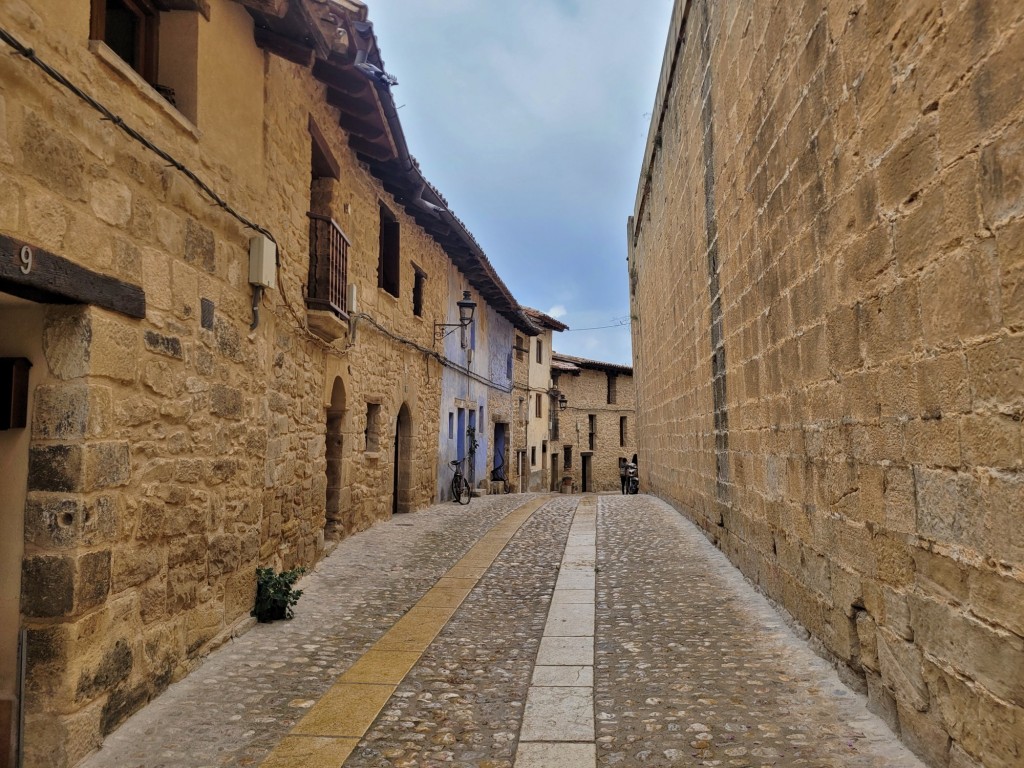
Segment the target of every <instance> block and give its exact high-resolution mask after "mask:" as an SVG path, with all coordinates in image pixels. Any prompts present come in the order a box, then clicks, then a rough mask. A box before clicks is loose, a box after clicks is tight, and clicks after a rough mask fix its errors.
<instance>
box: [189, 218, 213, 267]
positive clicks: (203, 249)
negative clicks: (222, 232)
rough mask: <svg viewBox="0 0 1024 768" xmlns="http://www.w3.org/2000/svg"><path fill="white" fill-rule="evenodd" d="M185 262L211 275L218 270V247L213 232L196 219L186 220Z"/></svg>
mask: <svg viewBox="0 0 1024 768" xmlns="http://www.w3.org/2000/svg"><path fill="white" fill-rule="evenodd" d="M184 256H185V261H187V262H188V263H189V264H194V265H196V266H198V267H202V268H203V269H205V270H206V271H207V272H210V273H211V274H212V273H213V272H215V271H216V268H217V247H216V241H215V240H214V236H213V231H212V230H211V229H209V228H208V227H204V226H203V225H202V224H200V223H199V222H198V221H196V220H195V219H186V220H185V253H184Z"/></svg>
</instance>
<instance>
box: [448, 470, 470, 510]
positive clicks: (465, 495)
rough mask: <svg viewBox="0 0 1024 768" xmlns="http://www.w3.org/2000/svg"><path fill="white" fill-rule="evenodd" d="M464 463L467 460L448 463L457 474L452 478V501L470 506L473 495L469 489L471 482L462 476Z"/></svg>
mask: <svg viewBox="0 0 1024 768" xmlns="http://www.w3.org/2000/svg"><path fill="white" fill-rule="evenodd" d="M463 461H465V459H455V460H454V461H449V462H448V464H449V466H451V468H452V471H453V472H454V473H455V474H454V475H453V476H452V501H454V502H455V503H456V504H469V500H470V498H471V497H472V495H473V494H472V491H471V490H470V487H469V480H467V479H466V476H465V475H463V474H462V462H463Z"/></svg>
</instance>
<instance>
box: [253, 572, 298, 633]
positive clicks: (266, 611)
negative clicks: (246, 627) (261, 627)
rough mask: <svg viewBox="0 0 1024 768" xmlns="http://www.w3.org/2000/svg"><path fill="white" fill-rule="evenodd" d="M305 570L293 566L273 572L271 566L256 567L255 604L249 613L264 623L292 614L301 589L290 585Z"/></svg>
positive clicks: (293, 583)
mask: <svg viewBox="0 0 1024 768" xmlns="http://www.w3.org/2000/svg"><path fill="white" fill-rule="evenodd" d="M305 572H306V569H305V568H293V569H292V570H290V571H281V573H274V569H273V568H257V569H256V605H255V606H254V607H253V609H252V611H250V613H249V615H250V616H255V617H256V620H257V621H259V622H261V623H264V624H267V623H269V622H271V621H276V620H278V619H290V618H291V617H292V616H294V615H295V614H294V611H292V606H294V605H295V604H296V603H297V602H299V598H300V597H302V590H301V589H292V587H293V586H294V585H295V582H296V581H298V580H299V577H300V576H302V574H304V573H305Z"/></svg>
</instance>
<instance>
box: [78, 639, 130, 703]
mask: <svg viewBox="0 0 1024 768" xmlns="http://www.w3.org/2000/svg"><path fill="white" fill-rule="evenodd" d="M134 660H135V659H134V654H133V653H132V649H131V646H129V645H128V642H127V641H125V640H124V639H119V640H117V641H116V642H115V643H114V645H113V646H112V647H110V648H108V649H107V651H106V652H105V653H104V654H103V658H102V659H101V660H100V663H99V664H98V665H97V666H96V667H95V668H93V669H88V670H82V672H81V673H80V675H79V678H78V685H77V688H76V691H75V697H76V699H77V700H79V701H88V700H92V699H94V698H96V696H97V695H99V694H100V693H103V692H104V691H108V690H110V689H111V688H112V687H113V686H115V685H116V684H117V683H119V682H121V681H122V680H124V679H125V678H127V677H128V675H130V674H131V672H132V667H133V666H134Z"/></svg>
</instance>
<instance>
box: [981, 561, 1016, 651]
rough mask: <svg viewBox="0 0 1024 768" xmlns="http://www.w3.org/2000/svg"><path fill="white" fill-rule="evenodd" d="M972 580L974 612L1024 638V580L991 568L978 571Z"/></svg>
mask: <svg viewBox="0 0 1024 768" xmlns="http://www.w3.org/2000/svg"><path fill="white" fill-rule="evenodd" d="M969 580H970V597H969V600H968V602H969V605H970V608H971V612H972V613H974V614H975V615H977V616H980V617H981V618H983V619H985V620H986V621H990V622H992V623H993V624H997V625H999V626H1001V627H1004V628H1006V629H1008V630H1010V631H1011V632H1013V633H1015V634H1017V635H1019V636H1021V637H1024V609H1022V606H1024V582H1021V581H1020V580H1019V579H1015V578H1013V577H1012V576H1009V575H1006V576H1004V575H1001V574H998V573H992V572H989V571H975V572H973V573H971V574H970V575H969Z"/></svg>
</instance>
